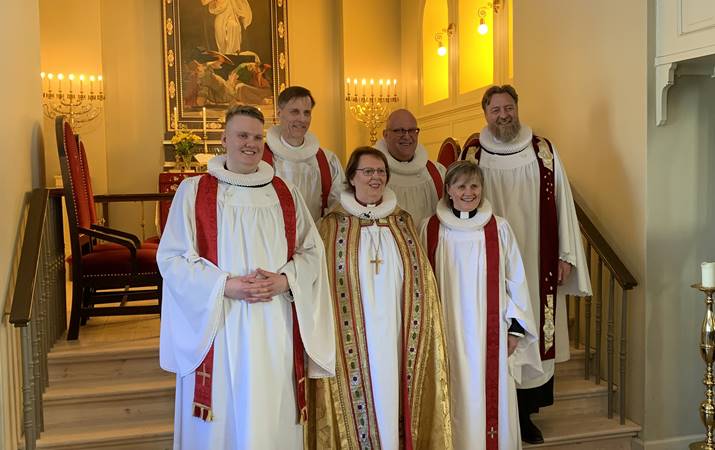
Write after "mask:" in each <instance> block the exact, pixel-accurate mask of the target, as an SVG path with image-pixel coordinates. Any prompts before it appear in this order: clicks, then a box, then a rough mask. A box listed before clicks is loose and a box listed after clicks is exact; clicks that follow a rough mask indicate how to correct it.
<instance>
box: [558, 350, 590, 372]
mask: <svg viewBox="0 0 715 450" xmlns="http://www.w3.org/2000/svg"><path fill="white" fill-rule="evenodd" d="M570 352H571V358H570V359H569V360H568V361H564V362H560V363H556V369H555V375H556V379H559V378H561V377H566V376H568V377H571V376H575V377H581V378H583V374H584V363H585V362H584V358H585V355H586V352H585V350H584V349H583V348H580V349H575V348H573V347H572V348H571V350H570Z"/></svg>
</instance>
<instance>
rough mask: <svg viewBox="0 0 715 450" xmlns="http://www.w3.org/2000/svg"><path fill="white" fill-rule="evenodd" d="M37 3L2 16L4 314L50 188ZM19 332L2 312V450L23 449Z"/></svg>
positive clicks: (0, 282)
mask: <svg viewBox="0 0 715 450" xmlns="http://www.w3.org/2000/svg"><path fill="white" fill-rule="evenodd" d="M39 20H40V19H39V8H38V3H37V2H36V1H23V2H5V3H4V4H3V6H2V14H0V51H2V54H3V57H4V58H6V61H9V62H10V64H11V67H6V69H5V70H2V71H0V96H1V97H2V99H3V101H4V102H5V105H6V107H4V108H0V124H2V135H3V147H4V151H3V167H4V170H3V175H2V177H0V192H2V195H3V214H2V216H0V255H2V258H0V312H2V311H5V307H6V306H7V303H8V302H9V298H10V296H11V295H12V292H13V288H14V283H15V270H16V268H17V259H18V257H19V255H18V253H17V252H18V250H17V246H18V242H19V241H20V239H19V238H18V235H19V234H20V233H21V223H22V222H23V221H24V214H25V212H26V211H25V203H26V198H25V194H26V193H27V192H29V191H30V190H31V189H32V188H33V187H40V186H42V185H44V176H45V175H44V173H43V166H44V161H43V159H44V158H43V150H42V145H43V144H42V140H43V137H42V111H41V109H40V100H41V96H40V92H41V91H40V79H39V77H38V76H37V74H38V73H39V72H40V36H39V34H40V31H39ZM18 361H19V360H18V354H17V333H16V331H15V329H14V327H11V326H10V325H9V324H8V323H7V316H6V315H5V314H4V313H2V320H0V447H2V448H7V449H9V448H17V439H18V436H19V433H18V431H19V429H20V426H21V417H20V416H19V406H20V404H19V401H20V392H19V384H18V378H17V375H18V373H19V372H18V370H19V369H18Z"/></svg>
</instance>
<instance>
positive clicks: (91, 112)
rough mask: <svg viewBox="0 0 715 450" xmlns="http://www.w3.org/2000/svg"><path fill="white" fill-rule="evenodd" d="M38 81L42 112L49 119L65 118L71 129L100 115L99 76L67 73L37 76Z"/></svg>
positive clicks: (101, 99) (100, 94) (102, 91)
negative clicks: (40, 85) (40, 79)
mask: <svg viewBox="0 0 715 450" xmlns="http://www.w3.org/2000/svg"><path fill="white" fill-rule="evenodd" d="M40 78H42V110H43V111H44V113H45V116H47V117H48V118H50V119H54V118H55V117H57V116H66V117H67V120H68V121H69V123H70V125H71V126H72V128H73V129H75V130H78V129H81V128H82V126H83V125H85V124H87V123H88V122H90V121H92V120H94V119H95V118H97V116H99V114H100V113H101V112H102V106H103V103H104V88H103V86H104V81H103V79H102V76H101V75H98V76H97V77H95V76H94V75H90V76H89V77H87V78H85V76H84V75H79V76H78V77H75V75H74V74H69V75H68V76H67V78H66V79H65V76H64V74H61V73H59V74H57V75H54V74H52V73H48V74H45V72H42V73H40Z"/></svg>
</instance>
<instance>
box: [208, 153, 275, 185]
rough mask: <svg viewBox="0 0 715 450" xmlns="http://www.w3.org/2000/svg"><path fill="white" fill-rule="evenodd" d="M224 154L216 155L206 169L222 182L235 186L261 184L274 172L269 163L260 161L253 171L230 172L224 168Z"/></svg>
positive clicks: (271, 177)
mask: <svg viewBox="0 0 715 450" xmlns="http://www.w3.org/2000/svg"><path fill="white" fill-rule="evenodd" d="M226 159H227V157H226V155H218V156H215V157H213V158H211V160H209V163H208V171H209V173H210V174H211V175H213V176H215V177H216V178H218V179H219V180H221V181H223V182H224V183H228V184H233V185H235V186H248V187H254V186H262V185H264V184H268V183H270V182H271V180H272V179H273V175H275V172H274V171H273V167H271V165H270V164H268V163H266V162H264V161H260V162H259V163H258V169H257V170H256V171H255V172H253V173H248V174H243V173H236V172H231V171H230V170H228V169H227V168H226Z"/></svg>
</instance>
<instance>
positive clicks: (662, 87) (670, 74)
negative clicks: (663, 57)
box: [655, 63, 678, 126]
mask: <svg viewBox="0 0 715 450" xmlns="http://www.w3.org/2000/svg"><path fill="white" fill-rule="evenodd" d="M677 67H678V64H677V63H670V64H661V65H657V66H655V124H656V125H657V126H661V125H665V122H666V121H667V120H668V90H669V89H670V87H671V86H673V84H675V69H676V68H677Z"/></svg>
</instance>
